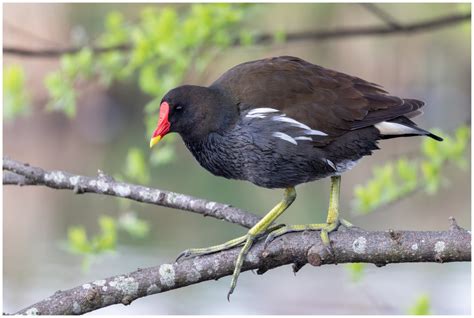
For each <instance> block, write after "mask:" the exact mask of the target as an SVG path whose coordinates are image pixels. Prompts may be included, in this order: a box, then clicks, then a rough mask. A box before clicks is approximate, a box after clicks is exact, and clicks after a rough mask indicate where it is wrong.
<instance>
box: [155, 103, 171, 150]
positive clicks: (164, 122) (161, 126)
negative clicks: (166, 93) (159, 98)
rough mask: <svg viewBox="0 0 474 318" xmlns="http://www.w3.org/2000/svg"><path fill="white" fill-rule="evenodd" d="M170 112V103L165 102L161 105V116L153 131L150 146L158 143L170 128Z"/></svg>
mask: <svg viewBox="0 0 474 318" xmlns="http://www.w3.org/2000/svg"><path fill="white" fill-rule="evenodd" d="M169 112H170V105H168V103H167V102H163V103H161V105H160V117H159V119H158V126H157V127H156V129H155V132H154V133H153V136H152V137H151V140H150V148H151V147H153V146H154V145H156V144H157V143H158V141H160V140H161V138H163V137H164V136H165V135H166V134H167V133H168V131H169V130H170V122H169V121H168V114H169Z"/></svg>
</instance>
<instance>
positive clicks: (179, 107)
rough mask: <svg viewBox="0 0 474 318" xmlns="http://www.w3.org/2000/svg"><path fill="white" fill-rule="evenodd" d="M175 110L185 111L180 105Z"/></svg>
mask: <svg viewBox="0 0 474 318" xmlns="http://www.w3.org/2000/svg"><path fill="white" fill-rule="evenodd" d="M174 109H176V110H181V109H183V106H181V105H178V106H176V107H175V108H174Z"/></svg>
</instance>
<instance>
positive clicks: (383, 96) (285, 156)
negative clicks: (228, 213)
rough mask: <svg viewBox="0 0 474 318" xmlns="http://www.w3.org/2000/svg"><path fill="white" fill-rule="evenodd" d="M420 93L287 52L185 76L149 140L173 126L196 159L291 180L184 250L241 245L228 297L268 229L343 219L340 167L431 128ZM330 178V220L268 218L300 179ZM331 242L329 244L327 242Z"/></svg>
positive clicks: (324, 229)
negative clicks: (251, 217)
mask: <svg viewBox="0 0 474 318" xmlns="http://www.w3.org/2000/svg"><path fill="white" fill-rule="evenodd" d="M423 105H424V103H423V102H422V101H419V100H416V99H403V98H399V97H396V96H391V95H389V94H388V93H387V92H386V91H385V90H383V89H382V88H381V87H380V86H379V85H377V84H374V83H370V82H367V81H365V80H363V79H360V78H358V77H354V76H350V75H347V74H344V73H340V72H336V71H333V70H329V69H326V68H323V67H321V66H318V65H314V64H311V63H309V62H306V61H304V60H302V59H300V58H297V57H291V56H281V57H274V58H268V59H262V60H257V61H251V62H247V63H243V64H239V65H237V66H235V67H233V68H231V69H230V70H228V71H227V72H225V73H224V74H223V75H222V76H221V77H220V78H219V79H217V80H216V81H215V82H214V83H213V84H212V85H211V86H209V87H201V86H193V85H184V86H180V87H177V88H175V89H172V90H171V91H169V92H168V93H167V94H166V95H165V97H163V100H162V101H161V105H160V114H159V120H158V126H157V128H156V130H155V132H154V133H153V137H152V138H151V141H150V147H152V146H153V145H155V144H156V143H157V142H158V141H160V139H161V138H163V136H165V135H166V134H167V133H170V132H177V133H179V134H180V135H181V137H182V139H183V141H184V143H185V144H186V146H187V148H188V149H189V150H190V151H191V153H192V154H193V155H194V157H195V158H196V159H197V161H198V162H199V163H200V164H201V165H202V166H203V167H204V168H206V169H207V170H209V171H210V172H211V173H213V174H215V175H217V176H222V177H225V178H229V179H240V180H247V181H250V182H252V183H254V184H256V185H258V186H261V187H265V188H284V189H285V192H284V197H283V200H282V201H281V202H280V203H278V204H277V205H276V206H275V207H274V208H273V209H272V210H271V211H270V212H268V213H267V214H266V215H265V216H264V217H263V218H262V219H261V220H260V221H259V222H258V223H257V224H256V225H255V226H254V227H253V228H251V229H250V230H249V231H248V233H247V234H246V235H244V236H242V237H239V238H236V239H234V240H231V241H229V242H227V243H224V244H221V245H217V246H213V247H209V248H202V249H191V250H187V251H185V252H183V253H182V254H181V256H196V255H202V254H208V253H214V252H217V251H220V250H224V249H228V248H231V247H234V246H237V245H243V248H242V250H241V252H240V254H239V256H238V258H237V260H236V264H235V270H234V274H233V277H232V282H231V287H230V291H229V293H228V297H229V296H230V294H232V292H233V290H234V288H235V286H236V283H237V278H238V276H239V273H240V269H241V267H242V264H243V261H244V258H245V256H246V254H247V252H248V251H249V249H250V247H251V246H252V243H253V242H254V240H255V239H256V238H258V237H260V236H262V235H263V234H266V233H270V234H269V235H268V236H267V239H266V244H268V243H269V242H270V241H271V240H272V239H274V238H275V237H277V236H279V235H282V234H284V233H287V232H294V231H306V230H320V231H321V238H322V241H323V243H324V244H325V245H326V246H327V247H328V248H330V241H329V237H328V233H330V232H331V231H334V230H336V229H337V228H338V226H339V225H340V224H343V225H345V226H351V224H350V223H349V222H347V221H345V220H343V219H340V218H339V211H338V205H339V191H340V180H341V177H340V175H341V174H342V173H343V172H344V171H347V170H349V169H351V168H352V167H353V166H354V165H355V164H356V163H357V161H358V160H359V159H360V158H362V157H363V156H366V155H370V154H372V151H373V150H375V149H378V147H377V142H378V140H380V139H388V138H394V137H407V136H420V135H424V136H429V137H431V138H434V139H436V140H439V141H441V140H442V139H441V138H440V137H438V136H436V135H433V134H432V133H430V132H429V131H426V130H423V129H421V128H419V127H417V126H416V124H415V123H414V122H412V121H411V120H410V119H409V118H411V117H414V116H416V115H419V114H421V113H422V112H421V109H420V108H421V107H422V106H423ZM325 177H331V191H330V198H329V209H328V215H327V220H326V223H324V224H309V225H292V226H285V227H278V226H275V227H270V225H271V224H272V223H273V221H275V219H276V218H277V217H278V216H279V215H281V214H282V213H283V212H284V211H285V210H286V209H287V208H288V206H290V204H291V203H292V202H293V201H294V200H295V197H296V191H295V188H294V187H295V186H296V185H298V184H300V183H305V182H309V181H313V180H317V179H321V178H325ZM329 250H330V249H329Z"/></svg>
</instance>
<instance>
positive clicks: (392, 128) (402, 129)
mask: <svg viewBox="0 0 474 318" xmlns="http://www.w3.org/2000/svg"><path fill="white" fill-rule="evenodd" d="M374 126H375V128H377V129H378V130H379V131H380V136H381V138H382V139H390V138H397V137H410V136H428V137H430V138H433V139H434V140H437V141H443V138H441V137H439V136H437V135H435V134H433V133H431V132H429V131H427V130H424V129H422V128H420V127H418V126H417V125H416V124H415V123H414V122H412V121H411V120H410V119H408V118H406V117H405V116H400V117H397V118H394V119H391V120H387V121H384V122H381V123H378V124H376V125H374Z"/></svg>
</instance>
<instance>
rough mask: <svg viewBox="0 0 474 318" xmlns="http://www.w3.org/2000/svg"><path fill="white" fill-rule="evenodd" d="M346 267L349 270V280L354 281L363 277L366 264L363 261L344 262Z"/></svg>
mask: <svg viewBox="0 0 474 318" xmlns="http://www.w3.org/2000/svg"><path fill="white" fill-rule="evenodd" d="M345 267H346V269H347V270H348V271H349V273H350V276H351V280H352V281H353V282H354V283H356V282H359V281H360V280H361V279H362V278H363V277H364V270H365V268H366V265H365V264H363V263H350V264H345Z"/></svg>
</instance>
